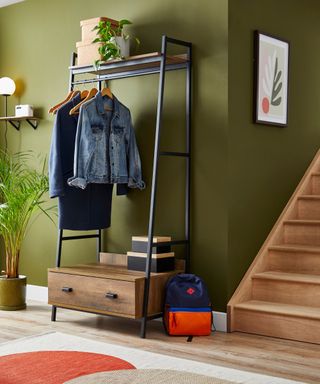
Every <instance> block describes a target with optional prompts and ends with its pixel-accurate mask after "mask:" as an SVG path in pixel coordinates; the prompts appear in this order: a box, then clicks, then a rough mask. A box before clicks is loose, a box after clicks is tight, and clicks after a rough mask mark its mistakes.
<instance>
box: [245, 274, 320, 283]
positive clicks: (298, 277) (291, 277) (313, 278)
mask: <svg viewBox="0 0 320 384" xmlns="http://www.w3.org/2000/svg"><path fill="white" fill-rule="evenodd" d="M252 278H253V279H261V280H276V281H290V282H298V283H305V284H320V276H317V275H306V274H303V273H290V272H288V273H286V272H277V271H267V272H261V273H256V274H255V275H253V277H252Z"/></svg>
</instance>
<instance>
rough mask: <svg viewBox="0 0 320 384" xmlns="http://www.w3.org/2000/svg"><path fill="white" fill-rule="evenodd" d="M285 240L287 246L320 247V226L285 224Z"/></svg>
mask: <svg viewBox="0 0 320 384" xmlns="http://www.w3.org/2000/svg"><path fill="white" fill-rule="evenodd" d="M283 227H284V234H283V240H284V243H285V244H301V245H314V246H320V225H319V224H290V223H285V224H284V226H283Z"/></svg>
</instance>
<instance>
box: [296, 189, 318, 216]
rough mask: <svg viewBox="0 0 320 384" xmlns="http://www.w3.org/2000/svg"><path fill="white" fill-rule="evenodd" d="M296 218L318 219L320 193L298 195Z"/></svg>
mask: <svg viewBox="0 0 320 384" xmlns="http://www.w3.org/2000/svg"><path fill="white" fill-rule="evenodd" d="M297 213H298V219H306V220H319V219H320V195H302V196H299V197H298V204H297Z"/></svg>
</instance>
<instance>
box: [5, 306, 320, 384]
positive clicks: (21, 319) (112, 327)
mask: <svg viewBox="0 0 320 384" xmlns="http://www.w3.org/2000/svg"><path fill="white" fill-rule="evenodd" d="M50 314H51V307H49V306H48V305H46V304H44V303H40V302H36V301H32V302H30V303H28V307H27V309H26V310H23V311H13V312H7V311H0V342H5V341H9V340H14V339H18V338H20V337H25V336H29V335H34V334H39V333H42V332H48V331H59V332H64V333H68V334H73V335H77V336H82V337H86V338H89V339H92V340H98V341H102V342H108V343H115V344H120V345H126V346H130V347H133V348H141V349H143V350H146V351H151V352H157V353H162V354H166V355H172V356H175V357H181V358H186V359H191V360H196V361H201V362H205V363H209V364H215V365H221V366H226V367H230V368H237V369H241V370H246V371H252V372H257V373H262V374H266V375H273V376H278V377H284V378H288V379H292V380H299V381H303V382H306V383H317V384H319V383H320V345H316V344H310V343H301V342H294V341H289V340H282V339H275V338H268V337H263V336H256V335H249V334H244V333H238V332H235V333H231V334H227V333H222V332H215V333H213V334H212V335H211V336H209V337H196V338H194V339H193V341H192V342H191V343H188V342H187V341H186V338H184V337H169V336H167V335H166V334H165V333H164V331H163V327H162V323H161V322H160V321H151V322H149V323H148V332H147V338H146V339H141V338H140V337H139V330H140V323H139V322H136V321H133V320H128V319H119V318H112V317H107V316H97V315H92V314H88V313H82V312H75V311H70V310H63V309H58V311H57V321H56V322H55V323H53V322H51V321H50Z"/></svg>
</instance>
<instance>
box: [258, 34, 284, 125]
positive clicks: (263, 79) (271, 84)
mask: <svg viewBox="0 0 320 384" xmlns="http://www.w3.org/2000/svg"><path fill="white" fill-rule="evenodd" d="M289 51H290V44H289V42H288V41H286V40H283V39H279V38H278V37H275V36H272V35H269V34H266V33H263V32H260V31H257V30H256V31H254V106H253V111H254V116H253V118H254V122H255V123H258V124H267V125H276V126H282V127H285V126H287V125H288V89H289Z"/></svg>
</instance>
